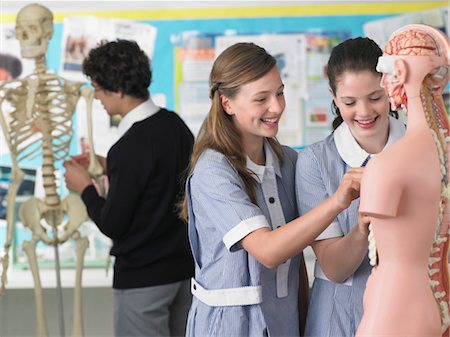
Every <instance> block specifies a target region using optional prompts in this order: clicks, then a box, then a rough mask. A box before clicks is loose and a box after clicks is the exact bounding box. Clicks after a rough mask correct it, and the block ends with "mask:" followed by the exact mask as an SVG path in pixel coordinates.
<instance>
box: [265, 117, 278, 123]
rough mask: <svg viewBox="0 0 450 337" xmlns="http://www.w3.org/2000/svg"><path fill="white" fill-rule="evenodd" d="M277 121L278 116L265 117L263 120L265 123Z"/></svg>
mask: <svg viewBox="0 0 450 337" xmlns="http://www.w3.org/2000/svg"><path fill="white" fill-rule="evenodd" d="M276 121H277V119H276V118H264V119H263V122H264V123H275V122H276Z"/></svg>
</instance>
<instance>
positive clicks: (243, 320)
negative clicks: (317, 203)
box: [186, 142, 299, 337]
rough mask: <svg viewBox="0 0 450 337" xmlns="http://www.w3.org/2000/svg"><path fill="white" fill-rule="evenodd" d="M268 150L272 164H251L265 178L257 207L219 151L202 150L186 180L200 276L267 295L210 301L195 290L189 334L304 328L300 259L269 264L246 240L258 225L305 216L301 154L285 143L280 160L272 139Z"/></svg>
mask: <svg viewBox="0 0 450 337" xmlns="http://www.w3.org/2000/svg"><path fill="white" fill-rule="evenodd" d="M264 148H265V153H266V166H258V165H256V164H254V163H251V162H250V163H248V166H249V168H250V169H251V170H252V171H253V172H255V176H257V177H258V180H259V182H260V183H258V184H257V186H256V194H257V204H258V205H255V204H253V203H251V201H250V199H249V197H248V195H247V194H246V192H245V188H244V184H243V181H242V179H241V178H240V177H239V175H238V174H237V172H236V170H235V169H234V168H233V166H232V165H231V164H230V162H229V161H228V159H227V158H226V157H225V156H224V155H223V154H221V153H219V152H216V151H214V150H206V151H205V152H204V153H203V154H202V155H201V157H200V158H199V161H198V162H197V164H196V166H195V169H194V172H193V174H192V175H191V176H190V177H189V179H188V181H187V185H186V187H187V196H188V208H189V240H190V243H191V248H192V251H193V255H194V258H195V263H196V266H195V281H194V282H195V283H196V284H197V285H199V286H201V287H202V288H203V289H206V290H207V291H209V292H211V291H217V292H219V293H220V291H225V292H227V291H228V289H230V288H233V289H242V288H243V287H259V288H260V289H261V294H262V301H261V302H260V303H257V304H250V305H208V304H206V303H204V301H202V300H200V299H199V297H200V296H197V295H196V289H195V288H194V287H193V288H191V290H192V293H193V295H194V296H193V301H192V306H191V309H190V312H189V316H188V323H187V329H186V335H187V336H189V337H206V336H208V337H210V336H223V337H234V336H235V337H240V336H255V337H256V336H258V337H262V336H298V334H299V332H298V310H297V302H298V300H297V294H298V274H299V257H294V258H292V259H290V260H288V261H286V263H284V264H282V265H280V266H279V267H277V268H273V269H267V268H265V267H264V266H263V265H262V264H260V263H259V262H258V261H257V260H256V259H254V258H253V257H252V256H251V255H249V254H248V253H247V252H246V251H245V250H244V249H242V247H241V246H240V241H241V239H242V238H244V237H245V236H246V235H247V234H249V233H251V232H252V231H255V230H257V229H259V228H263V227H268V228H275V227H277V226H282V225H284V224H285V223H286V222H289V221H291V220H292V219H294V218H296V217H297V216H298V211H297V206H296V200H295V186H294V185H295V184H294V180H295V177H294V175H295V165H296V159H297V153H296V152H295V151H293V150H292V149H290V148H287V147H283V151H284V161H283V163H282V164H281V163H279V162H278V159H277V157H276V156H275V154H274V153H273V152H272V149H271V148H270V145H268V143H267V142H265V146H264ZM269 199H270V200H269ZM281 222H282V223H281ZM224 294H225V293H224ZM223 297H224V298H225V297H226V294H225V295H224V296H223ZM224 298H223V299H222V298H221V297H219V299H218V300H219V301H220V300H225V299H224ZM241 300H242V299H241Z"/></svg>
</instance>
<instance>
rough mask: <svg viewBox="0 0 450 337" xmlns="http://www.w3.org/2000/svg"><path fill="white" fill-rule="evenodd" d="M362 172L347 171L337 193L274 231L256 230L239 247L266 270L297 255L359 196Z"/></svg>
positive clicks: (360, 169) (360, 170) (355, 170)
mask: <svg viewBox="0 0 450 337" xmlns="http://www.w3.org/2000/svg"><path fill="white" fill-rule="evenodd" d="M362 170H363V169H362V168H357V169H351V170H349V171H348V172H347V173H346V174H345V176H344V178H343V179H342V182H341V184H340V185H339V188H338V190H337V191H336V193H335V194H333V195H332V196H331V197H329V198H327V199H325V200H323V201H322V202H321V203H320V204H319V205H317V206H316V207H315V208H313V209H312V210H310V211H309V212H307V213H306V214H304V215H302V216H300V217H299V218H297V219H295V220H293V221H291V222H289V223H288V224H286V225H284V226H282V227H280V228H277V229H275V230H270V229H268V228H261V229H258V230H256V231H254V232H252V233H250V234H248V235H247V236H246V237H245V238H244V239H243V240H242V246H243V247H244V249H245V250H247V251H248V252H249V253H250V254H251V255H253V256H254V257H255V258H256V259H257V260H258V261H259V262H261V263H262V264H264V265H265V266H266V267H268V268H274V267H276V266H278V265H279V264H281V263H283V262H284V261H286V260H287V259H289V258H291V257H292V256H295V255H297V254H298V253H300V252H301V251H302V250H303V249H304V248H305V247H306V246H308V245H309V244H310V243H311V242H312V241H314V239H315V238H316V237H317V236H318V235H319V234H320V233H322V232H323V230H324V229H325V228H327V227H328V225H329V224H330V223H331V222H332V221H333V220H334V219H335V218H336V216H337V215H338V214H339V213H340V212H342V211H343V210H344V209H346V208H347V207H348V206H349V205H350V203H351V201H352V200H354V199H355V198H357V197H358V196H359V187H360V181H361V177H362Z"/></svg>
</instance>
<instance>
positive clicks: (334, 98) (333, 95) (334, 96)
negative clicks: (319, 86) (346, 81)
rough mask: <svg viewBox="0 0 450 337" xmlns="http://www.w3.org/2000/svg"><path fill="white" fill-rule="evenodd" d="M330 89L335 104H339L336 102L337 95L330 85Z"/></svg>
mask: <svg viewBox="0 0 450 337" xmlns="http://www.w3.org/2000/svg"><path fill="white" fill-rule="evenodd" d="M328 91H329V92H330V94H331V97H333V101H334V104H335V105H336V106H337V104H336V95H335V94H334V92H333V90H332V89H331V87H328Z"/></svg>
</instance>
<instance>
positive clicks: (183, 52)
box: [0, 1, 449, 254]
mask: <svg viewBox="0 0 450 337" xmlns="http://www.w3.org/2000/svg"><path fill="white" fill-rule="evenodd" d="M298 3H300V1H299V2H297V4H296V3H294V2H293V5H291V6H272V7H265V6H264V7H263V6H261V7H239V8H231V7H226V8H215V7H214V8H190V9H152V10H133V11H123V10H121V11H95V12H70V13H63V12H56V13H54V16H55V20H54V35H53V38H52V40H51V42H50V45H49V50H48V53H47V64H48V66H49V69H50V70H52V71H54V72H55V73H58V74H61V76H63V75H64V76H66V75H67V76H69V77H70V75H71V72H72V73H73V74H75V75H76V72H77V71H78V72H79V70H80V64H81V61H80V59H78V57H79V56H73V57H72V58H70V59H69V58H65V56H64V55H65V54H64V52H65V49H66V47H67V41H68V36H69V34H68V33H67V32H68V29H69V28H68V27H69V26H70V25H71V27H75V28H73V29H74V30H77V29H80V28H79V27H86V28H88V29H87V31H89V32H99V31H102V32H106V31H107V32H106V33H102V34H103V35H102V38H108V37H109V38H117V37H121V38H124V37H127V34H129V35H128V36H129V37H130V38H133V37H136V38H137V39H140V45H141V47H142V48H143V49H144V50H146V51H147V53H148V54H149V56H150V57H151V61H152V71H153V80H152V85H151V87H150V92H151V94H152V97H153V98H154V100H155V101H156V103H157V104H159V105H161V106H165V107H167V108H168V109H170V110H174V111H176V112H177V113H179V114H180V115H181V116H182V117H183V119H185V120H186V122H187V123H188V125H189V126H190V127H191V129H192V131H193V132H194V133H196V132H197V130H198V128H199V126H200V124H201V122H202V120H203V118H204V117H205V116H206V114H207V113H208V110H209V104H210V102H209V98H208V93H209V90H208V82H207V81H208V75H209V70H210V67H211V65H212V62H213V60H214V58H215V57H216V56H217V53H218V52H220V50H223V48H225V47H226V46H228V45H230V44H231V43H234V42H237V41H254V42H255V43H258V44H261V45H262V46H264V47H265V48H266V49H267V50H268V51H269V52H271V53H272V54H273V55H274V56H276V58H277V63H278V66H279V68H280V71H281V74H282V78H283V81H284V82H285V84H286V83H287V84H288V85H285V87H286V103H287V108H286V111H285V116H284V121H282V123H281V126H280V141H281V142H282V143H284V144H287V145H290V146H292V147H293V148H297V149H298V148H302V147H304V146H306V145H308V144H311V143H313V142H314V141H317V140H320V139H323V138H324V137H325V136H326V135H327V134H329V132H330V131H331V128H330V127H331V122H332V119H333V116H332V114H331V111H330V105H331V96H330V94H329V92H328V83H327V79H326V78H325V75H324V69H323V66H324V65H325V64H326V62H327V60H328V56H329V53H330V51H331V48H332V47H333V46H334V45H336V44H338V43H339V42H341V41H343V40H345V39H347V38H350V37H357V36H366V35H369V37H372V38H373V39H375V41H377V42H378V43H379V44H380V46H381V47H383V45H382V44H383V41H385V40H386V39H387V36H389V34H390V33H391V32H392V31H393V30H395V29H396V28H398V27H400V26H402V25H404V24H408V23H427V24H431V25H435V26H438V28H440V29H442V30H443V31H444V32H448V25H449V23H448V13H447V11H448V8H447V7H446V6H447V5H448V3H447V1H423V2H417V1H411V2H383V3H374V2H370V3H369V2H361V3H355V2H352V3H347V4H346V3H340V4H317V5H301V4H298ZM0 17H1V22H2V30H1V36H0V49H1V50H2V51H3V50H5V46H6V44H7V45H8V50H10V51H14V50H16V53H18V51H19V46H18V42H17V43H16V42H15V39H14V36H13V35H14V34H13V31H14V29H13V28H14V21H15V15H4V14H1V13H0ZM99 25H100V26H101V27H103V28H99V27H100V26H99ZM77 27H78V28H77ZM104 27H106V28H104ZM111 27H113V28H111ZM111 32H113V33H111ZM108 34H109V35H108ZM97 37H98V36H97ZM5 41H6V42H5ZM280 41H281V42H280ZM14 43H16V45H14ZM384 43H385V42H384ZM22 62H23V69H24V71H23V73H22V74H21V76H25V75H27V74H29V73H30V71H31V70H32V69H33V64H32V63H30V61H27V60H22ZM80 74H81V73H79V74H78V75H79V76H80ZM80 80H84V81H85V79H83V78H82V77H80ZM95 109H96V110H95V111H94V116H95V117H94V118H95V121H94V140H95V144H96V150H97V152H99V153H100V154H103V155H105V154H106V152H107V150H108V148H109V146H110V145H112V143H113V142H114V141H115V136H114V134H115V125H116V123H113V122H112V121H110V120H108V119H107V118H108V117H107V115H106V113H105V112H102V111H100V110H101V107H98V106H97V108H95ZM76 116H77V117H76V120H75V122H74V125H75V127H76V131H77V132H76V133H75V134H76V135H77V137H76V138H75V139H74V140H73V141H72V144H71V153H72V154H76V153H79V151H80V139H81V138H82V136H81V135H83V132H84V131H83V130H85V128H86V123H85V112H84V107H83V106H79V107H78V111H77V113H76ZM283 123H284V124H283ZM0 138H1V137H0ZM99 144H100V146H99V148H98V145H99ZM9 164H10V158H9V155H8V151H7V149H6V148H5V143H4V142H3V143H2V142H1V140H0V165H6V166H8V165H9ZM27 165H30V166H35V167H38V166H40V163H35V162H33V163H27ZM65 193H67V191H65ZM0 201H1V198H0ZM2 233H4V230H3V229H1V228H0V236H1V235H2ZM1 239H2V238H1V237H0V244H1V241H2V240H1ZM101 247H103V245H102V246H101ZM106 254H107V252H106Z"/></svg>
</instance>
